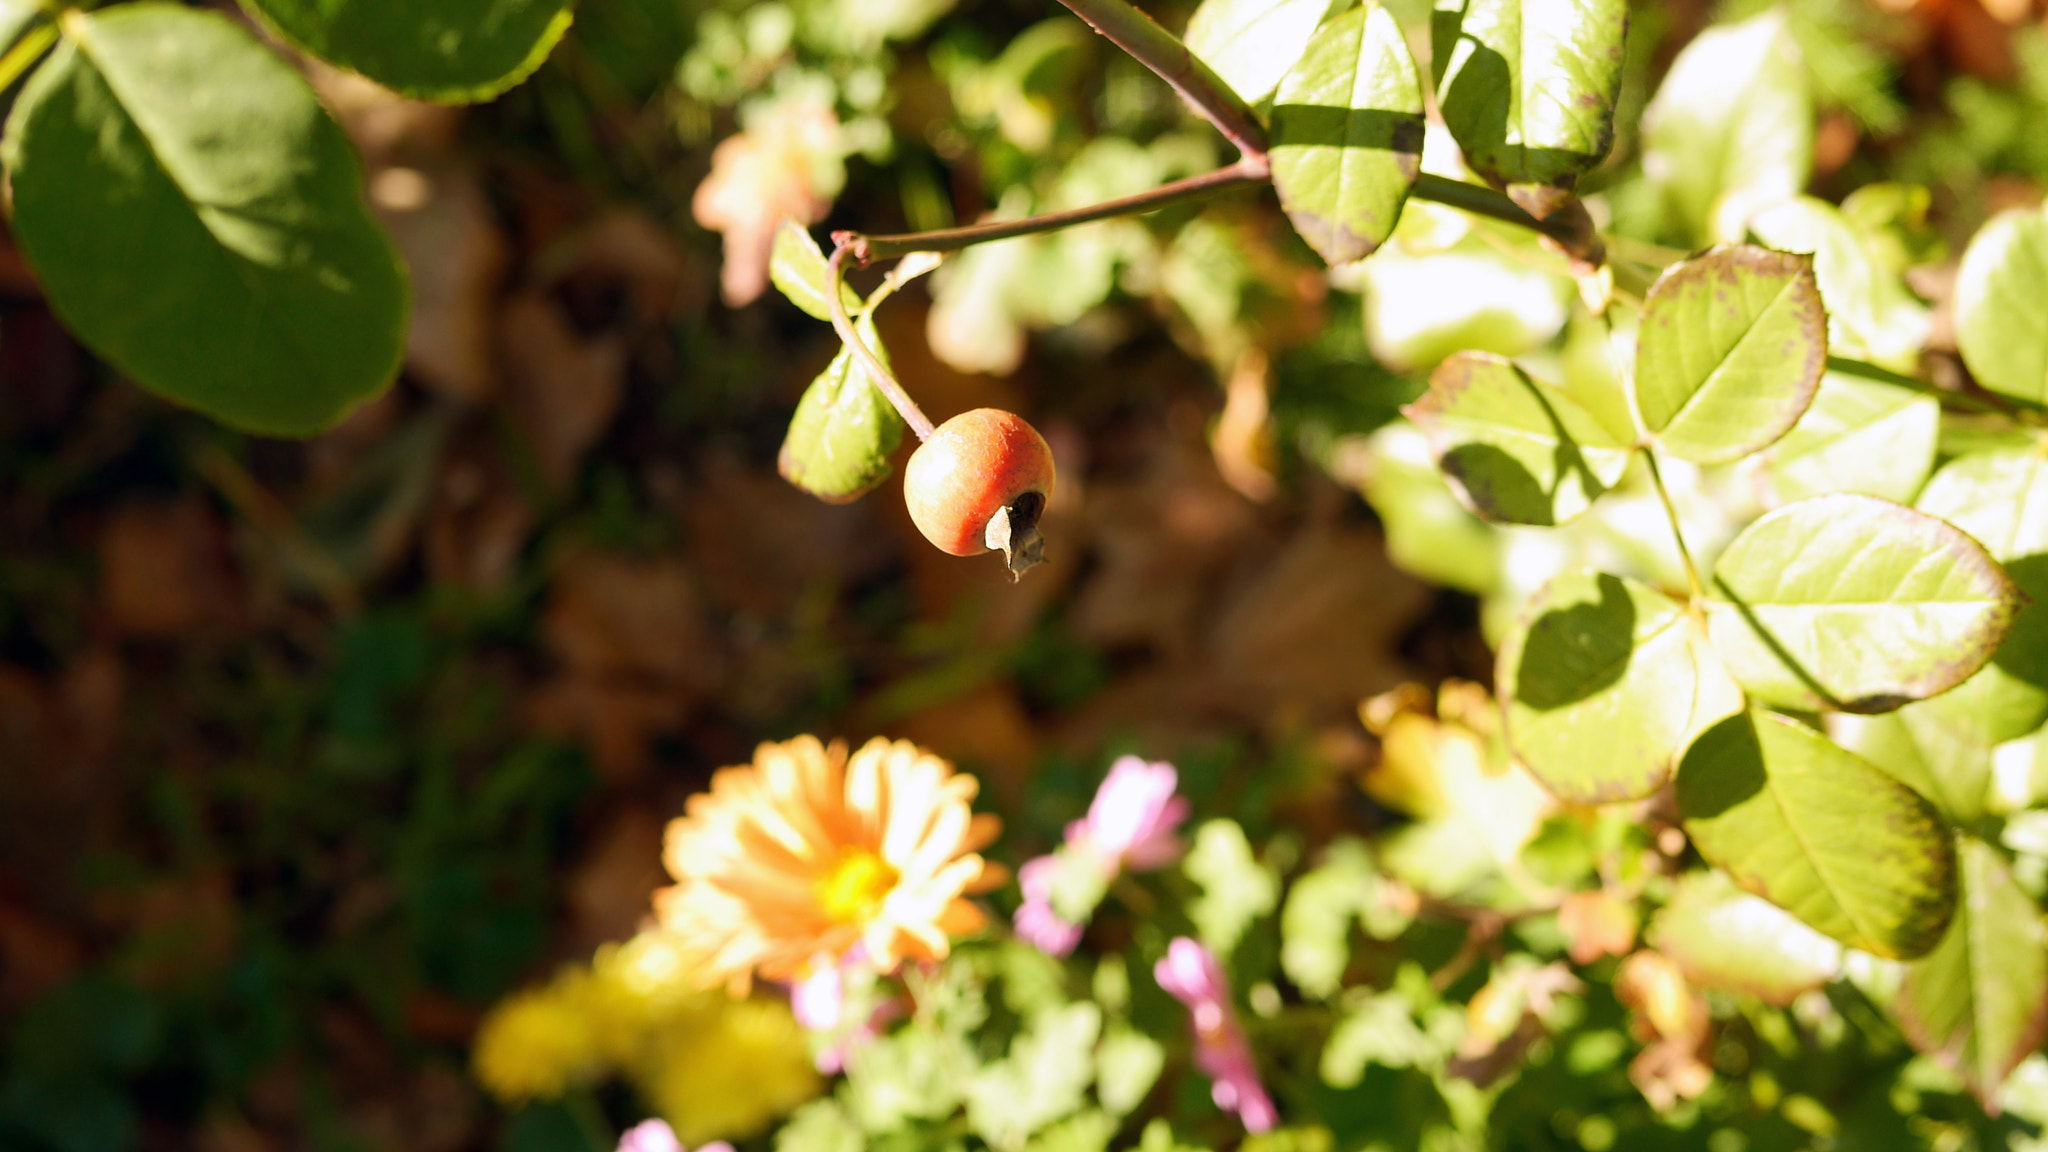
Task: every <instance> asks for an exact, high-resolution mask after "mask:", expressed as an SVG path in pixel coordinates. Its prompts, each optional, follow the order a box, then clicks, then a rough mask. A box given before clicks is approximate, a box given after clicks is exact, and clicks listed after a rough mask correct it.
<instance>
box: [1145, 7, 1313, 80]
mask: <svg viewBox="0 0 2048 1152" xmlns="http://www.w3.org/2000/svg"><path fill="white" fill-rule="evenodd" d="M1329 10H1330V0H1202V6H1201V7H1200V8H1197V9H1195V14H1194V15H1193V16H1191V17H1189V18H1188V31H1187V35H1186V36H1185V37H1183V38H1182V39H1183V40H1184V41H1185V42H1186V43H1187V46H1188V50H1189V51H1191V52H1193V53H1194V54H1195V55H1197V56H1199V57H1201V58H1202V62H1203V63H1204V64H1207V65H1208V66H1209V67H1211V68H1213V69H1215V70H1216V74H1217V75H1218V76H1221V77H1223V81H1224V83H1226V84H1229V85H1230V86H1231V87H1232V88H1234V89H1236V91H1237V94H1238V95H1239V96H1242V97H1244V98H1245V99H1246V100H1249V101H1251V102H1252V103H1254V104H1256V103H1258V102H1259V101H1261V100H1264V99H1265V98H1266V97H1267V96H1269V95H1271V94H1272V92H1273V88H1274V86H1275V85H1277V84H1279V83H1280V78H1281V77H1282V76H1285V75H1287V70H1288V69H1290V68H1292V67H1294V62H1295V61H1296V60H1299V59H1301V54H1302V51H1303V49H1306V48H1307V47H1308V41H1309V37H1311V36H1313V35H1315V31H1316V25H1318V24H1320V23H1322V22H1323V15H1324V14H1325V13H1327V12H1328V11H1329Z"/></svg>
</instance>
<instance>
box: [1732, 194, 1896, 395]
mask: <svg viewBox="0 0 2048 1152" xmlns="http://www.w3.org/2000/svg"><path fill="white" fill-rule="evenodd" d="M1749 230H1750V231H1751V232H1752V233H1754V234H1755V235H1756V237H1757V239H1759V240H1761V241H1763V242H1764V243H1765V244H1766V245H1768V246H1770V247H1772V248H1776V249H1779V250H1781V251H1785V252H1805V253H1810V254H1811V255H1812V256H1813V273H1814V276H1815V278H1816V279H1818V280H1819V282H1820V294H1821V298H1822V299H1823V300H1825V301H1826V302H1827V309H1828V346H1829V347H1830V348H1831V349H1832V350H1833V351H1834V352H1835V353H1837V354H1838V355H1842V356H1852V357H1856V358H1859V359H1863V360H1869V361H1872V362H1874V363H1877V364H1882V365H1884V366H1885V367H1887V368H1891V369H1894V370H1896V371H1900V372H1910V371H1912V370H1913V367H1914V364H1915V363H1916V362H1917V361H1918V359H1919V354H1920V349H1921V347H1922V346H1923V345H1925V344H1926V343H1927V332H1928V329H1929V327H1930V326H1931V318H1930V315H1929V312H1928V308H1927V306H1926V305H1925V304H1922V303H1920V302H1919V301H1918V300H1916V299H1914V298H1913V295H1912V293H1910V292H1908V291H1907V290H1906V284H1905V281H1904V280H1902V279H1901V278H1900V277H1899V275H1898V274H1897V273H1895V272H1893V271H1891V270H1890V269H1887V268H1884V267H1882V266H1881V265H1879V264H1878V262H1877V259H1876V256H1875V255H1874V254H1873V253H1872V252H1871V250H1870V249H1869V248H1868V247H1866V245H1865V243H1864V238H1863V234H1862V233H1860V232H1858V231H1857V230H1856V228H1855V227H1854V226H1853V225H1851V224H1850V223H1849V220H1848V218H1847V217H1845V216H1843V215H1842V213H1841V210H1840V209H1837V208H1836V207H1835V206H1834V205H1832V204H1829V203H1828V202H1826V201H1824V200H1816V199H1814V198H1813V197H1811V196H1799V197H1796V198H1794V199H1791V200H1787V201H1784V202H1783V203H1779V204H1773V205H1771V206H1770V207H1768V208H1766V209H1764V210H1763V211H1761V212H1758V213H1756V214H1755V215H1753V216H1751V217H1750V218H1749Z"/></svg>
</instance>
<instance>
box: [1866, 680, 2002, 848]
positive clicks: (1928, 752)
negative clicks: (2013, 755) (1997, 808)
mask: <svg viewBox="0 0 2048 1152" xmlns="http://www.w3.org/2000/svg"><path fill="white" fill-rule="evenodd" d="M1956 691H1957V692H1960V691H1962V689H1960V688H1959V689H1956ZM1953 695H1955V693H1954V692H1951V693H1948V694H1947V695H1946V696H1939V697H1936V698H1935V699H1934V700H1923V701H1921V702H1919V703H1918V704H1908V705H1906V706H1905V707H1904V708H1901V709H1899V710H1898V711H1896V712H1886V713H1884V714H1883V715H1880V716H1850V715H1847V714H1841V715H1837V716H1835V717H1833V718H1832V719H1831V722H1830V724H1829V728H1828V731H1829V734H1830V735H1832V736H1833V737H1834V738H1835V740H1836V741H1837V742H1839V743H1840V744H1841V745H1842V747H1844V748H1847V749H1848V750H1849V751H1851V752H1854V753H1856V754H1857V755H1858V756H1861V757H1863V758H1864V759H1865V760H1868V761H1870V762H1871V763H1872V764H1875V765H1877V766H1878V767H1879V768H1882V769H1884V770H1885V771H1886V772H1889V773H1891V775H1892V778H1893V779H1895V780H1897V781H1898V782H1899V783H1901V784H1904V785H1905V786H1907V787H1908V788H1911V789H1912V790H1913V791H1915V792H1918V793H1920V794H1921V795H1922V796H1925V797H1927V798H1928V799H1929V800H1932V801H1933V802H1934V804H1935V807H1937V808H1940V809H1941V811H1942V813H1943V814H1944V815H1946V816H1947V817H1948V818H1949V819H1950V820H1951V821H1953V822H1955V823H1957V824H1972V823H1975V822H1976V821H1977V820H1978V818H1980V817H1982V816H1983V815H1984V804H1985V801H1986V800H1987V799H1988V798H1989V789H1990V787H1991V752H1992V748H1991V745H1990V744H1989V743H1988V742H1986V741H1985V740H1983V739H1982V738H1981V737H1980V736H1978V735H1976V734H1975V733H1973V732H1972V731H1970V729H1969V727H1968V726H1967V725H1963V726H1958V725H1955V724H1952V723H1950V722H1949V718H1948V717H1947V716H1946V715H1945V714H1943V713H1941V712H1937V711H1934V706H1935V704H1936V703H1937V702H1939V701H1942V700H1946V699H1947V698H1948V696H1953Z"/></svg>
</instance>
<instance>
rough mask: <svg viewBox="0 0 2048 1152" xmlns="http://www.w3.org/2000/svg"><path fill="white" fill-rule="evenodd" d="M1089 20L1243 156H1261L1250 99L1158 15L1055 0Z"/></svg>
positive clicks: (1090, 1) (1103, 1)
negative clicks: (1226, 80) (1171, 88)
mask: <svg viewBox="0 0 2048 1152" xmlns="http://www.w3.org/2000/svg"><path fill="white" fill-rule="evenodd" d="M1060 3H1062V4H1065V5H1066V6H1067V7H1068V8H1069V9H1071V10H1072V11H1073V13H1074V15H1076V16H1079V17H1080V18H1081V19H1083V20H1085V21H1087V22H1088V26H1089V27H1091V28H1093V29H1095V30H1096V31H1097V32H1100V33H1102V34H1103V35H1104V36H1106V37H1108V38H1109V41H1110V43H1112V44H1115V45H1116V46H1117V47H1119V48H1121V49H1123V50H1124V51H1125V52H1127V53H1129V54H1130V56H1131V58H1132V59H1133V60H1136V61H1137V62H1138V63H1140V64H1143V65H1144V66H1145V67H1147V68H1150V69H1151V70H1152V71H1153V72H1154V73H1155V74H1157V75H1158V77H1159V78H1160V79H1161V80H1164V81H1166V82H1167V83H1168V84H1170V85H1172V86H1173V90H1174V91H1175V92H1178V93H1180V96H1181V99H1183V100H1186V101H1187V102H1188V103H1189V104H1190V105H1191V106H1193V108H1194V110H1195V111H1196V112H1199V113H1201V115H1202V118H1203V119H1205V120H1207V121H1208V122H1209V123H1211V124H1214V125H1215V126H1216V130H1217V131H1218V132H1221V133H1223V135H1224V137H1225V138H1226V139H1228V140H1229V141H1230V142H1231V143H1232V144H1235V145H1237V150H1238V152H1239V154H1240V155H1242V156H1244V157H1245V158H1246V159H1254V158H1256V159H1259V160H1264V159H1265V156H1266V128H1265V126H1264V125H1263V124H1260V123H1259V118H1258V116H1257V115H1256V114H1255V113H1253V112H1252V109H1251V105H1249V104H1246V103H1245V102H1244V97H1242V96H1239V95H1238V94H1237V90H1236V89H1234V88H1232V87H1231V86H1230V85H1229V84H1228V83H1226V82H1225V81H1224V79H1223V77H1221V76H1218V75H1217V74H1216V71H1215V69H1213V68H1211V67H1209V66H1208V65H1207V64H1204V63H1202V60H1201V58H1200V57H1198V56H1196V55H1195V54H1194V53H1193V52H1190V51H1188V46H1187V45H1186V44H1183V43H1181V41H1180V38H1179V37H1178V36H1175V35H1174V34H1173V33H1171V32H1168V31H1167V30H1166V29H1164V28H1161V27H1160V26H1159V24H1158V22H1157V21H1155V20H1153V19H1152V18H1151V17H1150V16H1147V15H1145V14H1144V13H1143V12H1140V11H1138V10H1137V9H1136V8H1133V7H1132V6H1131V5H1130V4H1128V3H1126V2H1125V0H1060Z"/></svg>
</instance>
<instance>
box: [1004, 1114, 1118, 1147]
mask: <svg viewBox="0 0 2048 1152" xmlns="http://www.w3.org/2000/svg"><path fill="white" fill-rule="evenodd" d="M1116 1130H1117V1122H1116V1117H1114V1116H1111V1115H1110V1114H1109V1113H1107V1112H1103V1111H1101V1110H1099V1109H1095V1108H1090V1109H1088V1110H1087V1111H1085V1112H1079V1113H1076V1114H1075V1115H1072V1116H1069V1117H1067V1118H1066V1119H1065V1120H1062V1121H1060V1122H1059V1123H1057V1124H1054V1125H1053V1126H1052V1127H1050V1128H1047V1129H1046V1130H1045V1131H1043V1132H1040V1133H1039V1134H1038V1135H1037V1136H1035V1137H1033V1138H1032V1140H1031V1142H1030V1143H1029V1144H1026V1145H1025V1146H1024V1152H1106V1149H1108V1147H1109V1142H1110V1140H1111V1139H1113V1138H1114V1137H1115V1136H1116Z"/></svg>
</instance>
